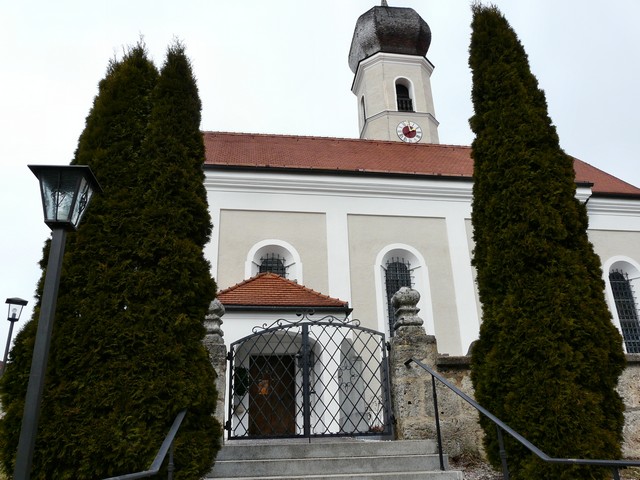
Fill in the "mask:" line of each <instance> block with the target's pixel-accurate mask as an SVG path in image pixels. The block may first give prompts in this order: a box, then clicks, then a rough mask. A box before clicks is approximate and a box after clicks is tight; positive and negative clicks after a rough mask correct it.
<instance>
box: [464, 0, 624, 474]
mask: <svg viewBox="0 0 640 480" xmlns="http://www.w3.org/2000/svg"><path fill="white" fill-rule="evenodd" d="M472 9H473V21H472V36H471V46H470V58H469V64H470V67H471V70H472V72H473V90H472V99H473V105H474V115H473V117H472V118H471V119H470V124H471V128H472V130H473V131H474V133H475V134H476V138H475V140H474V141H473V145H472V156H473V159H474V164H475V171H474V187H473V213H472V223H473V237H474V241H475V250H474V258H473V264H474V266H475V267H476V269H477V282H478V290H479V295H480V300H481V303H482V309H483V318H482V325H481V328H480V339H479V340H478V342H477V343H476V344H475V345H474V348H473V351H472V381H473V385H474V388H475V393H476V398H477V400H478V401H479V402H480V403H481V404H482V405H483V406H485V407H487V408H488V409H489V410H490V411H491V412H493V413H494V414H496V415H497V416H498V417H499V418H501V419H502V420H504V421H506V422H507V424H509V425H510V426H511V427H513V428H514V429H515V430H517V431H518V432H520V433H521V434H523V435H524V436H525V437H526V438H527V439H529V440H530V441H531V442H533V443H534V444H535V445H537V446H538V447H539V448H541V449H542V450H543V451H545V452H546V453H548V454H549V455H551V456H555V457H567V458H576V457H577V458H580V457H581V458H608V459H612V458H618V457H619V455H620V440H621V433H622V426H623V405H622V402H621V399H620V397H619V396H618V394H617V393H616V391H615V387H616V385H617V380H618V377H619V375H620V374H621V372H622V370H623V368H624V355H623V350H622V340H621V337H620V335H619V333H618V331H617V329H616V328H615V327H614V326H613V324H612V322H611V316H610V313H609V311H608V308H607V305H606V302H605V299H604V283H603V280H602V268H601V265H600V260H599V258H598V256H597V255H596V254H595V253H594V250H593V246H592V245H591V243H590V242H589V240H588V237H587V227H588V219H587V213H586V208H585V206H584V205H582V204H581V203H580V202H579V201H578V200H577V199H576V196H575V195H576V187H575V174H574V171H573V162H572V158H571V157H569V156H568V155H566V154H565V153H564V152H563V151H562V149H561V148H560V146H559V139H558V136H557V133H556V129H555V127H554V126H553V125H552V123H551V120H550V118H549V116H548V113H547V104H546V99H545V95H544V92H543V91H542V90H540V88H539V87H538V82H537V80H536V78H535V77H534V76H533V75H532V73H531V71H530V68H529V64H528V59H527V55H526V53H525V51H524V48H523V47H522V45H521V43H520V42H519V40H518V38H517V36H516V34H515V32H514V31H513V30H512V28H511V27H510V25H509V24H508V22H507V20H506V19H505V17H504V16H503V15H502V14H501V13H500V12H499V11H498V9H497V8H496V7H493V6H483V5H480V4H475V5H474V6H473V7H472ZM482 424H483V427H484V430H485V434H486V446H487V452H488V454H489V456H490V459H491V460H492V461H493V463H494V464H496V466H497V465H499V458H498V448H497V438H496V430H495V426H494V425H493V424H491V423H490V422H487V421H486V420H483V421H482ZM507 454H508V458H509V465H510V467H511V472H512V478H513V479H516V480H517V479H526V480H535V479H549V478H554V479H580V480H583V479H590V478H594V479H595V478H605V477H606V473H605V472H603V471H600V470H593V469H590V468H578V467H562V466H555V467H554V466H550V465H546V464H543V463H542V462H540V461H538V460H537V459H536V458H534V456H533V455H532V454H530V453H529V452H528V451H527V450H525V449H524V448H523V447H521V446H520V445H519V444H516V443H515V442H512V441H510V439H509V438H508V439H507Z"/></svg>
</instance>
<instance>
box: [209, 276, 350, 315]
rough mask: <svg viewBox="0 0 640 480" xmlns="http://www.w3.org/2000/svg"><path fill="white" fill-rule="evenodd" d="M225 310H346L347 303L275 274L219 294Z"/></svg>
mask: <svg viewBox="0 0 640 480" xmlns="http://www.w3.org/2000/svg"><path fill="white" fill-rule="evenodd" d="M218 300H220V302H222V304H223V305H224V306H225V307H229V306H243V307H246V306H260V307H315V308H318V307H324V308H327V307H331V308H336V309H346V308H349V304H348V302H344V301H342V300H339V299H337V298H332V297H329V296H327V295H323V294H321V293H318V292H316V291H315V290H311V289H310V288H307V287H305V286H303V285H299V284H297V283H296V282H292V281H291V280H287V279H286V278H283V277H281V276H279V275H276V274H275V273H269V272H266V273H260V274H258V275H256V276H255V277H252V278H250V279H248V280H245V281H244V282H241V283H238V284H236V285H233V286H232V287H229V288H226V289H224V290H222V291H221V292H219V293H218Z"/></svg>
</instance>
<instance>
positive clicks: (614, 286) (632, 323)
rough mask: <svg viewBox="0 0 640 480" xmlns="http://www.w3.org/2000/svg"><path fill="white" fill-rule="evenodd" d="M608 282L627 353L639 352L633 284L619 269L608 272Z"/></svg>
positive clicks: (638, 325)
mask: <svg viewBox="0 0 640 480" xmlns="http://www.w3.org/2000/svg"><path fill="white" fill-rule="evenodd" d="M609 283H610V284H611V290H612V291H613V298H614V301H615V304H616V310H617V312H618V318H619V319H620V327H621V328H622V337H623V339H624V344H625V346H626V347H627V353H640V321H639V320H638V307H637V304H636V298H635V292H634V290H633V285H632V284H631V281H629V276H628V275H627V273H625V272H622V271H620V270H612V271H611V272H610V273H609Z"/></svg>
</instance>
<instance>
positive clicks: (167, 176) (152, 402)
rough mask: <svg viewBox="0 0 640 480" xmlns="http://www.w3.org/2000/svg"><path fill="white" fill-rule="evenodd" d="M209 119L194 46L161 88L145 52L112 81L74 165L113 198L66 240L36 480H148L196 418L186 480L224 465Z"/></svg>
mask: <svg viewBox="0 0 640 480" xmlns="http://www.w3.org/2000/svg"><path fill="white" fill-rule="evenodd" d="M199 119H200V101H199V99H198V93H197V88H196V87H195V80H194V79H193V75H192V73H191V69H190V67H189V63H188V60H187V59H186V57H185V56H184V51H183V49H182V48H181V47H179V48H172V49H170V51H169V54H168V57H167V61H166V63H165V66H164V68H163V70H162V74H161V75H160V77H159V76H158V72H157V70H156V68H155V67H154V66H153V64H152V63H151V62H150V61H149V60H148V58H147V55H146V51H145V48H144V47H143V46H141V45H138V46H136V47H133V48H131V49H130V51H128V52H127V53H126V55H125V56H124V58H123V59H122V60H121V61H113V62H112V63H111V64H110V66H109V69H108V72H107V76H106V78H105V79H104V80H102V81H101V82H100V86H99V93H98V96H97V97H96V99H95V101H94V105H93V108H92V110H91V112H90V114H89V116H88V117H87V122H86V128H85V130H84V132H83V133H82V135H81V137H80V141H79V145H78V149H77V151H76V155H75V158H74V161H73V163H76V164H88V165H90V166H91V168H92V169H93V171H94V173H95V174H96V177H97V178H98V181H99V182H100V183H101V185H102V187H103V189H104V194H102V195H100V196H96V197H95V198H94V199H93V200H92V204H91V206H90V208H89V210H88V211H87V214H86V217H85V220H84V221H83V224H82V225H81V227H80V229H79V230H78V232H76V233H75V234H73V235H70V236H69V239H68V241H67V250H66V254H65V260H64V265H63V274H62V279H61V286H60V295H59V298H58V309H57V315H56V324H55V327H54V335H53V338H52V344H51V354H50V360H49V368H48V372H47V379H46V380H47V384H46V386H45V394H44V398H43V405H42V413H41V419H40V425H39V430H38V438H37V444H36V452H35V455H34V466H33V473H32V478H33V479H50V478H60V479H67V478H68V479H72V478H73V479H76V478H87V479H89V478H103V477H106V476H110V475H115V474H124V473H130V472H133V471H137V470H144V469H146V468H147V467H148V465H149V463H150V462H151V460H152V459H153V457H154V455H155V452H156V451H157V449H158V447H159V445H160V443H161V442H162V439H163V438H164V436H165V435H166V433H167V430H168V428H169V426H170V425H171V422H172V421H173V418H174V417H175V415H176V414H177V412H178V411H179V410H181V409H183V408H189V413H188V414H187V417H186V419H185V424H183V427H182V429H181V436H180V437H179V439H178V442H177V450H176V455H177V458H176V466H177V469H178V471H177V472H176V474H177V475H176V478H200V476H201V475H202V474H203V473H204V472H206V470H207V469H208V468H209V467H210V465H211V463H212V461H213V457H214V455H215V452H216V450H217V448H218V447H217V442H218V437H219V426H218V425H217V424H216V423H215V421H214V420H213V419H212V418H211V414H212V413H213V409H214V406H215V387H214V375H215V374H214V372H213V370H212V368H211V365H210V364H209V362H208V359H207V355H206V352H205V351H204V349H203V347H202V344H201V339H202V336H203V334H204V329H203V324H202V321H203V319H204V315H205V314H206V308H207V306H208V304H209V302H210V301H211V300H212V299H213V297H214V295H215V284H214V282H213V280H212V279H211V277H210V274H209V269H208V264H207V262H206V261H205V260H204V257H203V255H202V246H203V245H204V242H206V241H207V239H208V235H209V233H210V229H211V224H210V220H209V216H208V211H207V204H206V197H205V196H204V190H203V186H202V175H203V174H202V170H201V166H202V161H203V158H204V148H203V146H202V138H201V135H200V132H199ZM198 138H199V143H198ZM31 323H35V322H33V321H32V322H31ZM34 333H35V328H34V327H31V326H29V327H27V328H25V329H24V334H23V335H22V336H21V337H20V338H16V347H15V348H14V351H13V352H12V357H13V358H12V360H14V362H13V363H12V365H11V367H10V368H9V369H8V370H7V377H8V378H7V379H6V381H5V380H4V379H3V382H2V383H3V385H2V386H3V401H4V402H6V404H8V405H9V409H8V412H7V417H8V418H5V419H4V420H3V422H2V424H1V425H2V433H7V434H8V438H7V439H6V440H5V442H4V444H3V445H2V447H3V448H2V451H1V453H0V455H2V462H3V465H4V467H5V469H7V470H8V471H10V470H11V468H12V464H13V455H14V453H15V448H16V445H17V438H13V437H16V436H17V434H12V433H11V432H10V431H9V429H10V428H11V427H12V426H14V425H15V424H16V423H19V421H20V418H19V417H18V415H21V413H22V412H21V404H22V402H23V398H24V392H25V391H26V378H25V372H27V373H28V367H29V366H28V365H26V363H27V362H25V361H24V359H23V358H21V357H22V355H25V352H29V355H28V356H29V358H30V348H32V345H33V335H34ZM27 376H28V375H27ZM14 405H15V406H16V408H12V407H13V406H14Z"/></svg>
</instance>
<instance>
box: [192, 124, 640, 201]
mask: <svg viewBox="0 0 640 480" xmlns="http://www.w3.org/2000/svg"><path fill="white" fill-rule="evenodd" d="M203 135H204V143H205V147H206V160H205V166H210V167H223V168H224V167H229V168H259V169H274V170H275V169H287V170H293V171H296V170H298V171H316V172H318V173H330V174H335V173H343V174H361V173H369V174H385V175H407V174H412V175H421V176H431V177H460V178H464V179H469V180H471V178H472V176H473V160H472V159H471V147H467V146H456V145H436V144H426V143H424V144H422V143H420V144H404V143H401V142H388V141H378V140H358V139H345V138H325V137H300V136H288V135H263V134H254V133H224V132H203ZM574 169H575V172H576V182H579V183H582V182H586V183H592V184H593V187H592V190H593V193H594V194H604V195H627V196H640V188H637V187H634V186H633V185H631V184H629V183H626V182H624V181H622V180H620V179H619V178H616V177H614V176H613V175H609V174H608V173H605V172H603V171H602V170H599V169H597V168H595V167H593V166H591V165H589V164H588V163H585V162H583V161H581V160H578V159H574Z"/></svg>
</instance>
